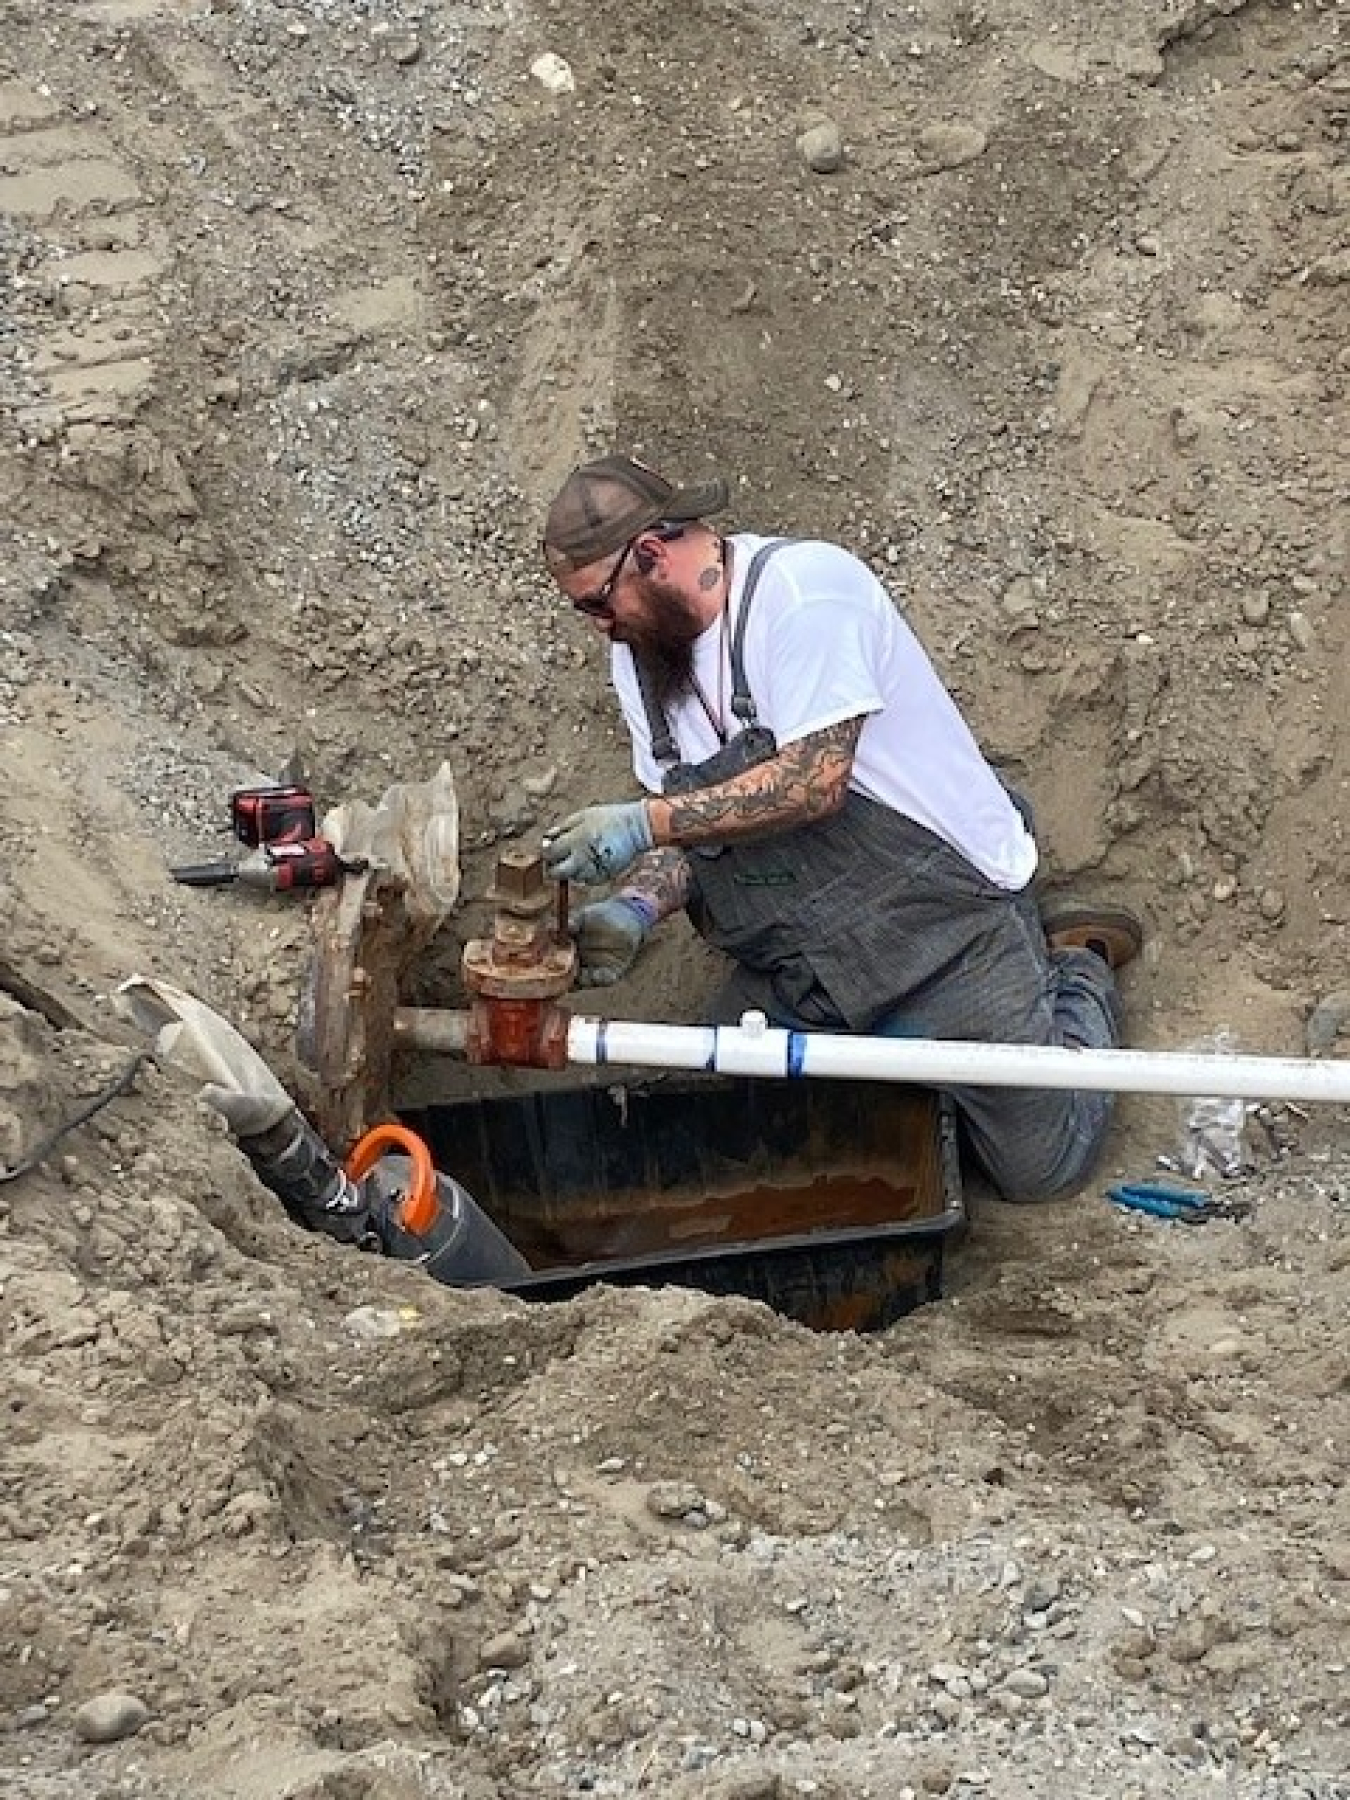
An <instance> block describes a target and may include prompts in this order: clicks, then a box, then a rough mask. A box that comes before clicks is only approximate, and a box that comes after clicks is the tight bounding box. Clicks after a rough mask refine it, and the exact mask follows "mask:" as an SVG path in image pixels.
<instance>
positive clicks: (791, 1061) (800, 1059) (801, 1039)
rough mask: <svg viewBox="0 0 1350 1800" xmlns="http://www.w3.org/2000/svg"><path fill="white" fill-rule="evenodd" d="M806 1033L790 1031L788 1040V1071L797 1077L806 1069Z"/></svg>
mask: <svg viewBox="0 0 1350 1800" xmlns="http://www.w3.org/2000/svg"><path fill="white" fill-rule="evenodd" d="M806 1043H807V1038H806V1033H805V1032H804V1031H789V1033H788V1041H787V1072H788V1075H789V1076H790V1077H791V1078H793V1079H795V1078H796V1077H797V1076H798V1075H801V1074H804V1073H805V1070H806Z"/></svg>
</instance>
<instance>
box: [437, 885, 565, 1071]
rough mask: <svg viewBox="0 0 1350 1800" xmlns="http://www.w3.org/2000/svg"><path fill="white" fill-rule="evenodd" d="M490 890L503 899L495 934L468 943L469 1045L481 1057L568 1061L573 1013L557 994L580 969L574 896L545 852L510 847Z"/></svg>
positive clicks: (548, 1064)
mask: <svg viewBox="0 0 1350 1800" xmlns="http://www.w3.org/2000/svg"><path fill="white" fill-rule="evenodd" d="M488 898H489V899H490V900H493V901H495V902H496V905H497V911H496V913H495V914H494V916H493V921H492V936H491V937H490V938H473V939H471V940H470V941H469V942H468V943H467V944H465V946H464V955H463V961H462V973H463V976H464V985H465V987H466V988H467V989H468V990H469V992H470V994H471V995H472V996H473V1004H472V1006H471V1009H470V1015H469V1029H468V1037H467V1041H466V1044H465V1053H466V1055H467V1056H468V1059H469V1061H470V1062H475V1063H504V1064H508V1065H510V1066H514V1067H525V1068H546V1069H557V1068H561V1067H562V1066H563V1064H564V1063H565V1061H566V1060H567V1026H568V1015H567V1014H566V1013H565V1012H564V1011H563V1009H562V1008H561V1007H559V1006H557V1005H556V1004H555V1002H556V1001H557V999H558V997H559V996H560V995H562V994H565V993H566V992H567V990H568V989H569V988H570V987H571V986H572V985H573V983H574V982H575V980H576V974H577V949H576V945H575V944H574V943H573V941H572V939H571V937H570V936H569V935H568V933H567V930H566V917H567V914H566V905H567V902H566V896H565V895H564V894H561V893H559V892H558V890H557V889H556V887H555V885H554V883H553V882H551V881H549V880H548V878H547V877H546V876H545V874H544V865H543V861H542V859H541V858H540V857H539V856H538V855H537V854H535V853H533V852H530V851H525V850H508V851H506V852H504V853H503V854H502V855H501V856H500V857H499V858H498V859H497V869H496V877H495V879H494V881H493V884H492V886H491V888H489V889H488ZM551 913H552V914H553V915H554V916H553V918H552V919H550V914H551Z"/></svg>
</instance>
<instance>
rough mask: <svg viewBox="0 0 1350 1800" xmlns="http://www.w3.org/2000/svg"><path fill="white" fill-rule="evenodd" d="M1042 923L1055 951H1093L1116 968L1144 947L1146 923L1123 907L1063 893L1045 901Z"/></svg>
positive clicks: (1048, 940)
mask: <svg viewBox="0 0 1350 1800" xmlns="http://www.w3.org/2000/svg"><path fill="white" fill-rule="evenodd" d="M1041 925H1042V927H1043V928H1044V931H1045V941H1046V942H1047V943H1048V944H1049V946H1050V948H1051V949H1052V950H1092V951H1094V952H1095V953H1096V954H1097V955H1098V956H1100V957H1101V959H1102V961H1103V962H1104V963H1106V964H1107V966H1108V967H1109V968H1112V969H1121V968H1123V967H1124V966H1125V964H1126V963H1127V962H1132V961H1133V960H1134V958H1135V957H1136V956H1138V954H1139V952H1140V951H1141V950H1142V949H1143V947H1144V927H1143V925H1142V924H1141V922H1140V921H1139V919H1138V918H1136V917H1135V915H1134V914H1133V913H1132V912H1128V911H1127V910H1126V909H1125V907H1123V906H1098V905H1096V904H1095V903H1094V902H1093V901H1090V900H1075V899H1073V898H1072V897H1071V896H1068V895H1063V896H1060V897H1059V898H1051V899H1048V900H1047V901H1046V902H1045V905H1044V906H1043V907H1042V908H1041Z"/></svg>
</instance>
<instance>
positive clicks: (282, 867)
mask: <svg viewBox="0 0 1350 1800" xmlns="http://www.w3.org/2000/svg"><path fill="white" fill-rule="evenodd" d="M364 866H365V865H364V864H363V863H353V862H344V861H343V859H342V858H341V857H340V856H339V855H338V853H337V851H336V850H335V849H334V848H333V846H332V844H330V843H329V841H328V839H327V838H321V837H312V838H306V839H305V840H304V841H303V842H302V843H298V844H260V845H259V846H258V847H257V849H256V850H254V851H253V853H252V854H251V855H249V856H246V857H244V858H243V860H242V861H240V862H216V863H188V864H186V865H183V866H180V867H178V868H176V869H170V870H169V873H170V875H172V876H173V878H174V880H175V881H179V882H182V884H183V886H184V887H225V886H226V885H227V884H229V883H230V882H234V881H238V882H241V883H242V884H243V885H244V886H245V887H256V888H264V889H266V891H267V892H268V893H273V894H284V893H287V892H289V891H290V890H291V889H292V888H322V887H332V885H333V883H334V882H335V881H337V880H338V879H339V878H340V877H341V876H343V875H346V874H348V873H355V872H356V871H357V870H359V869H361V868H364Z"/></svg>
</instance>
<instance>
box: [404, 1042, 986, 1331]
mask: <svg viewBox="0 0 1350 1800" xmlns="http://www.w3.org/2000/svg"><path fill="white" fill-rule="evenodd" d="M403 1116H404V1120H405V1122H406V1123H407V1124H408V1125H410V1126H412V1127H413V1128H414V1129H415V1130H416V1131H418V1132H420V1133H421V1135H422V1136H423V1137H424V1138H425V1139H426V1141H427V1143H428V1144H429V1145H430V1148H431V1153H432V1157H433V1159H434V1161H435V1162H436V1165H437V1166H438V1168H441V1169H443V1170H445V1171H446V1172H447V1173H448V1174H451V1175H453V1176H455V1177H456V1179H458V1180H459V1181H460V1182H462V1183H463V1185H464V1186H465V1187H466V1188H467V1189H468V1191H469V1193H470V1194H472V1195H473V1197H474V1199H475V1200H476V1201H477V1202H478V1204H479V1205H480V1206H481V1207H482V1208H483V1210H484V1211H485V1212H486V1213H487V1214H488V1215H489V1216H490V1217H491V1219H492V1220H493V1221H494V1222H495V1223H496V1224H497V1225H498V1226H500V1228H501V1230H502V1231H503V1232H505V1234H506V1236H507V1237H508V1238H510V1240H511V1242H512V1243H513V1244H514V1245H515V1246H516V1248H517V1249H518V1250H520V1251H521V1252H522V1253H523V1255H524V1257H525V1259H526V1260H527V1262H528V1263H529V1265H530V1268H531V1271H532V1273H531V1274H530V1275H529V1276H527V1277H525V1278H524V1279H519V1280H513V1281H509V1282H504V1283H502V1284H501V1285H502V1287H503V1289H504V1291H506V1292H509V1293H515V1294H519V1295H520V1296H522V1297H523V1298H526V1299H531V1300H562V1299H567V1298H570V1297H571V1296H572V1295H574V1294H577V1293H579V1292H580V1291H581V1290H582V1289H583V1288H585V1287H588V1286H590V1285H592V1284H594V1283H596V1282H606V1283H609V1284H611V1285H615V1286H625V1287H634V1286H642V1287H662V1286H671V1285H674V1286H681V1287H695V1288H701V1289H703V1290H704V1291H705V1292H707V1293H710V1294H719V1295H726V1294H740V1295H744V1296H746V1297H748V1298H750V1299H754V1300H762V1301H765V1302H767V1304H768V1305H770V1306H772V1307H774V1308H775V1309H776V1310H777V1311H779V1312H781V1313H784V1314H786V1315H787V1316H789V1317H790V1318H793V1319H797V1320H799V1321H800V1322H801V1323H803V1324H805V1325H810V1326H814V1327H815V1328H817V1329H819V1330H851V1331H872V1330H878V1329H880V1328H881V1327H883V1326H885V1325H888V1324H891V1323H892V1322H893V1321H894V1320H896V1319H898V1318H901V1317H903V1315H904V1314H906V1313H908V1312H911V1311H913V1309H914V1308H915V1307H916V1306H920V1305H922V1304H923V1303H924V1302H925V1301H929V1300H934V1299H937V1298H938V1297H939V1295H940V1293H941V1288H942V1264H943V1251H944V1247H945V1245H946V1243H947V1240H948V1239H949V1238H950V1237H951V1236H952V1235H953V1233H955V1232H957V1231H958V1230H959V1229H960V1228H961V1227H962V1226H963V1225H964V1223H965V1207H964V1203H963V1198H962V1191H961V1178H960V1169H959V1163H958V1158H957V1149H956V1133H955V1125H954V1119H953V1116H952V1113H951V1110H950V1107H949V1105H948V1104H947V1102H946V1101H945V1100H943V1099H942V1098H941V1097H940V1096H939V1095H937V1094H936V1093H934V1092H932V1091H930V1090H929V1089H926V1088H917V1087H908V1086H897V1085H893V1084H890V1083H885V1082H864V1081H798V1082H791V1081H778V1080H766V1079H755V1078H750V1077H729V1076H716V1075H712V1076H703V1075H680V1076H674V1075H671V1076H660V1077H657V1078H654V1079H652V1078H645V1079H642V1080H640V1081H638V1082H636V1083H633V1084H624V1085H615V1084H612V1083H611V1084H609V1085H607V1086H599V1085H589V1086H585V1087H576V1088H554V1089H551V1090H548V1091H536V1092H533V1093H529V1094H525V1095H519V1096H510V1097H506V1098H502V1097H496V1098H491V1099H473V1100H464V1101H456V1102H454V1103H453V1104H450V1105H443V1106H433V1107H427V1108H425V1109H423V1110H420V1111H416V1112H408V1113H405V1114H404V1115H403Z"/></svg>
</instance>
